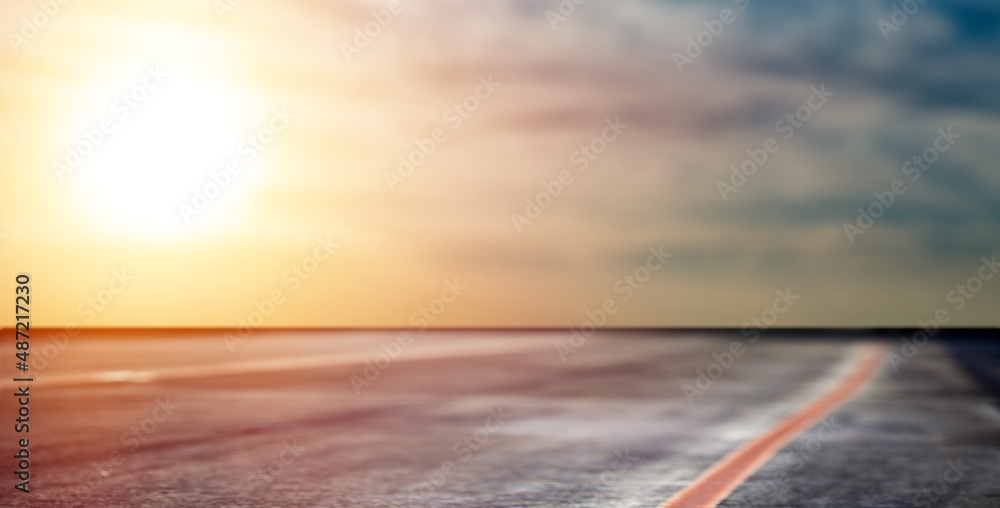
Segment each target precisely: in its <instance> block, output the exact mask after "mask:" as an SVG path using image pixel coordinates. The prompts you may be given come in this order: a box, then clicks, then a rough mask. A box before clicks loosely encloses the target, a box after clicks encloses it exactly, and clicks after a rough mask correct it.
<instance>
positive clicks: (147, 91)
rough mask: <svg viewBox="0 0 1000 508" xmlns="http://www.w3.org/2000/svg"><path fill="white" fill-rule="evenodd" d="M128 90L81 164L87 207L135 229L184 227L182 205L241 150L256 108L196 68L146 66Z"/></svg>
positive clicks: (116, 102) (103, 218)
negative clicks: (185, 71)
mask: <svg viewBox="0 0 1000 508" xmlns="http://www.w3.org/2000/svg"><path fill="white" fill-rule="evenodd" d="M158 79H159V80H160V81H159V82H157V80H158ZM123 93H124V95H119V96H118V97H117V98H116V99H115V100H114V102H113V103H112V105H111V107H110V112H109V113H108V114H107V115H106V117H107V120H109V121H110V122H111V123H110V124H108V123H105V125H111V127H110V128H109V129H108V130H109V133H108V134H107V135H106V139H105V140H103V143H102V144H100V146H98V148H97V149H96V150H95V151H94V155H93V156H92V157H91V158H89V159H88V160H87V161H86V167H84V168H82V170H81V173H82V175H81V176H82V178H81V180H82V181H81V183H84V184H85V185H86V186H87V187H88V189H89V190H88V192H86V193H85V194H86V195H87V196H88V197H89V199H90V200H92V202H91V203H89V204H88V208H90V209H91V210H94V211H95V212H97V213H98V214H99V215H100V216H101V217H100V219H99V220H101V221H102V222H103V223H104V224H105V225H107V226H110V227H113V228H116V229H121V228H123V227H126V228H127V229H128V230H130V232H132V233H135V232H149V233H164V232H168V231H171V230H177V229H179V228H182V227H184V226H185V221H184V220H183V219H182V215H181V213H180V212H179V207H180V204H181V203H190V202H191V200H192V199H193V196H194V190H195V189H196V188H200V187H201V186H202V185H203V184H204V182H206V181H208V180H209V179H210V174H211V173H212V172H213V170H216V169H219V168H222V167H224V165H225V162H226V160H227V159H231V158H232V157H233V156H234V155H235V154H236V149H237V143H238V141H237V140H238V139H239V138H240V136H241V135H242V136H245V135H246V131H247V130H248V126H251V125H253V123H252V120H251V119H250V118H249V117H248V113H252V111H253V108H252V107H251V106H250V104H249V101H247V100H246V97H245V96H244V95H242V94H241V93H240V92H239V89H236V88H234V87H231V86H225V85H223V84H221V83H217V82H212V81H210V80H207V79H205V78H203V77H200V76H197V75H193V74H191V75H184V74H169V73H167V75H166V76H165V77H163V76H160V75H158V73H157V72H155V70H154V71H147V75H145V76H144V77H143V78H142V79H140V80H139V81H138V82H136V84H135V85H134V86H133V87H131V88H130V89H129V88H127V89H126V90H124V91H123ZM223 198H224V196H222V197H219V198H218V199H219V200H222V199H223ZM216 205H218V203H216ZM206 211H210V210H206Z"/></svg>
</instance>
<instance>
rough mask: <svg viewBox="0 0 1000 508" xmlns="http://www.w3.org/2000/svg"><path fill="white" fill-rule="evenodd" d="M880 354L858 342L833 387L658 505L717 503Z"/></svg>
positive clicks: (852, 391)
mask: <svg viewBox="0 0 1000 508" xmlns="http://www.w3.org/2000/svg"><path fill="white" fill-rule="evenodd" d="M884 354H885V346H883V345H880V344H865V345H864V346H862V348H861V350H860V351H859V354H858V359H857V361H856V364H855V367H854V370H853V371H852V372H851V373H850V374H849V375H848V376H846V377H845V378H844V380H843V381H841V382H840V383H839V384H838V385H837V387H836V388H834V389H833V390H831V391H830V392H829V393H827V394H825V395H823V396H822V397H820V398H818V399H816V400H814V401H812V402H810V403H809V404H808V405H806V406H805V407H804V408H802V409H801V410H799V411H797V412H795V413H792V414H791V415H789V416H788V417H786V418H785V419H784V420H782V421H781V422H779V423H778V424H777V425H775V426H773V427H771V428H770V429H769V430H768V431H767V432H765V433H763V434H761V435H759V436H757V437H756V438H754V439H753V440H751V441H748V442H746V443H744V444H742V445H741V446H740V447H739V448H736V449H735V450H733V451H732V452H730V453H729V454H728V455H726V456H725V457H723V458H722V459H721V460H719V461H718V462H716V463H715V464H713V465H712V467H710V468H709V469H708V470H706V471H705V472H704V473H702V474H701V476H699V477H698V478H697V479H695V480H694V481H693V482H691V484H690V485H688V486H687V487H685V488H684V489H682V490H681V491H680V492H678V493H677V494H674V496H673V497H671V498H670V499H668V500H667V501H666V502H665V503H663V504H662V505H660V508H681V507H684V508H688V507H691V508H694V507H698V508H701V507H714V506H716V505H718V504H719V503H720V502H722V500H723V499H725V498H726V497H727V496H729V494H730V493H731V492H732V491H733V490H736V487H739V486H740V484H742V483H743V482H744V481H746V479H747V478H748V477H750V475H752V474H753V473H754V472H755V471H757V470H758V469H760V467H761V466H763V465H764V464H765V463H767V461H768V460H770V459H771V457H773V456H774V454H775V453H777V452H778V451H779V450H781V448H783V447H784V446H785V445H786V444H788V443H789V442H790V441H791V440H792V439H795V437H797V436H798V435H799V434H801V433H802V432H804V431H805V430H806V429H808V428H809V427H812V426H813V425H815V424H816V422H818V421H820V420H822V419H823V418H824V417H825V416H826V415H828V414H830V413H832V412H833V411H834V410H835V409H837V408H838V407H839V406H840V405H841V404H843V403H844V402H847V401H848V400H850V399H851V398H853V397H854V396H855V395H856V394H857V393H858V392H859V391H860V390H861V389H862V388H863V387H864V386H865V384H867V383H868V381H869V380H871V378H872V377H873V376H874V375H875V373H876V372H878V368H879V366H880V365H881V361H882V356H883V355H884Z"/></svg>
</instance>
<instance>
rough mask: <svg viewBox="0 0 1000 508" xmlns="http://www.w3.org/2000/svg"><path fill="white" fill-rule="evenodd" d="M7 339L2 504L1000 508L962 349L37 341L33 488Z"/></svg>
mask: <svg viewBox="0 0 1000 508" xmlns="http://www.w3.org/2000/svg"><path fill="white" fill-rule="evenodd" d="M2 333H3V338H4V340H3V342H2V344H3V346H2V347H3V350H2V351H0V353H2V357H0V358H2V360H0V362H2V363H0V374H2V377H0V381H2V382H3V383H4V384H3V388H4V390H3V392H4V394H3V397H2V398H0V404H2V409H0V418H2V420H0V421H2V425H0V451H2V455H0V457H3V458H2V459H0V468H2V472H3V474H2V475H0V478H2V479H3V480H2V482H3V484H0V489H2V490H0V505H2V506H11V507H28V506H31V507H35V506H38V507H49V506H51V507H63V506H66V507H68V506H88V507H95V506H100V507H133V506H142V507H161V506H162V507H174V506H177V507H189V506H190V507H228V506H233V507H238V506H245V507H258V506H260V507H264V506H268V507H270V506H282V507H306V506H310V507H311V506H329V507H333V506H337V507H340V506H343V507H397V506H398V507H404V506H405V507H413V506H447V507H451V506H454V507H494V506H496V507H500V506H505V507H513V506H521V507H529V506H530V507H536V506H579V507H591V506H592V507H618V506H621V507H657V506H660V505H662V504H663V503H665V502H667V501H668V500H670V499H683V497H679V496H680V495H681V494H682V493H684V492H686V489H687V490H690V489H693V488H694V486H697V485H700V486H701V488H704V489H708V490H709V491H711V490H712V489H715V490H717V491H718V492H717V493H722V495H724V497H723V498H722V501H721V506H844V507H856V506H878V507H891V506H962V507H980V506H981V507H995V506H1000V482H998V481H997V478H998V477H1000V410H998V408H1000V405H998V399H997V396H996V394H995V393H996V392H991V391H989V390H987V389H986V388H984V387H983V385H981V384H979V383H978V381H977V379H981V377H975V376H973V375H970V374H969V371H970V369H969V368H968V367H967V364H966V363H963V362H959V361H957V360H956V359H955V357H954V356H953V355H952V354H951V353H950V352H949V351H948V350H947V349H946V348H944V347H942V345H941V344H937V343H930V344H928V345H926V346H923V347H920V348H917V349H916V350H915V352H914V351H912V350H907V351H905V352H904V351H902V350H901V349H900V347H901V344H900V342H899V341H898V339H897V340H880V341H875V343H876V345H875V346H873V345H871V343H862V342H861V341H858V340H846V339H845V338H842V337H825V338H822V339H818V338H815V337H801V338H796V337H785V338H781V339H776V338H774V337H768V336H766V335H765V336H764V337H763V338H761V339H760V340H759V341H757V342H756V343H750V341H749V340H748V338H747V337H743V336H741V335H739V334H735V335H729V336H727V335H721V334H702V335H696V334H678V333H671V334H667V333H658V332H620V331H605V332H599V333H598V334H597V335H595V336H593V337H591V338H589V339H588V340H587V341H586V342H585V343H583V344H579V343H577V344H576V345H573V344H572V343H570V342H569V340H568V339H569V335H568V334H567V333H566V332H466V331H454V332H426V333H422V334H413V335H411V336H410V337H408V338H403V339H402V340H400V339H399V338H398V337H397V332H337V333H331V332H317V331H311V332H267V333H264V332H257V333H256V334H254V335H253V336H252V337H249V338H247V339H245V340H244V341H243V342H235V341H229V342H227V341H226V340H225V339H224V338H223V336H222V333H221V332H186V333H183V334H178V333H163V332H160V333H140V332H117V333H114V334H107V333H103V332H101V333H94V332H88V334H86V335H84V336H82V337H73V338H71V339H70V340H69V341H68V342H64V343H61V344H62V345H63V347H62V348H60V347H59V344H60V343H52V346H50V347H48V348H46V344H48V343H49V341H50V339H48V338H47V337H46V334H45V333H36V334H35V338H34V339H33V341H34V342H33V354H34V355H35V357H34V359H35V360H36V361H40V360H41V359H43V358H44V357H45V356H48V357H50V358H44V359H45V361H43V362H40V363H35V364H34V366H35V367H36V368H35V370H34V371H32V372H30V374H33V377H34V381H33V382H31V383H30V386H31V388H30V393H31V396H30V419H31V420H30V425H31V427H30V434H28V436H30V440H31V444H30V447H29V451H30V462H31V465H30V472H31V477H30V490H31V492H30V493H29V494H24V493H22V492H19V491H17V490H15V489H14V485H15V484H16V483H17V482H18V480H17V477H16V475H14V474H13V471H14V470H15V469H16V466H17V464H16V459H14V458H13V454H14V453H15V452H16V451H17V448H18V447H17V446H16V445H17V439H18V438H20V437H23V436H24V434H15V432H14V423H15V418H16V417H17V416H16V412H17V407H18V403H17V398H16V397H12V396H11V395H12V394H13V393H14V392H15V390H16V385H18V383H12V382H11V378H12V377H13V376H14V375H16V374H15V372H14V370H13V368H12V367H13V363H14V358H13V353H14V350H13V344H12V342H13V338H12V335H11V333H10V330H6V331H4V332H2ZM734 341H739V342H740V345H741V346H742V349H741V351H742V353H741V354H739V355H733V356H731V360H732V361H730V357H728V356H727V354H732V353H727V351H731V349H730V348H731V347H732V343H733V342H734ZM869 342H871V341H869ZM558 344H562V345H561V346H558ZM970 348H971V351H973V353H972V354H971V357H973V358H975V357H977V355H976V354H975V348H976V346H975V344H973V345H972V346H969V347H968V348H966V349H965V350H963V351H965V352H966V353H968V352H969V350H970ZM46 352H47V354H46ZM873 352H876V353H877V354H878V355H879V356H878V360H879V362H878V363H877V364H876V365H877V367H876V368H874V370H872V372H871V373H870V375H869V374H868V373H863V372H861V371H860V370H859V369H860V368H861V367H860V366H861V365H862V360H861V358H862V357H863V356H864V355H865V354H868V355H869V357H870V356H871V355H872V354H874V353H873ZM903 353H907V354H903ZM909 353H914V354H912V355H910V354H909ZM887 354H898V355H900V356H898V357H895V358H893V360H894V361H882V360H883V359H884V358H886V355H887ZM379 355H382V356H379ZM979 356H980V357H982V355H979ZM564 359H565V361H563V360H564ZM901 359H902V360H905V362H902V361H901ZM369 361H371V363H367V362H369ZM852 373H854V374H852ZM702 374H704V375H702ZM852 375H854V378H853V379H854V380H855V381H857V383H856V384H857V386H856V389H854V390H852V391H849V392H848V391H844V394H846V395H845V399H844V401H842V403H838V404H833V405H829V407H826V409H824V411H826V412H824V413H823V414H821V415H820V418H819V419H818V420H816V421H815V422H813V424H810V425H807V426H806V428H805V429H802V430H799V431H794V432H791V431H789V432H786V433H785V439H784V441H780V442H779V445H780V446H777V447H776V448H775V449H774V450H771V451H768V452H762V451H760V450H763V448H754V447H753V446H750V447H749V448H750V449H751V452H753V453H754V454H756V455H751V456H749V459H748V460H745V461H744V462H746V463H748V464H752V465H753V467H752V468H751V469H749V470H746V471H745V473H746V474H744V475H742V476H740V475H736V476H732V477H730V478H729V480H727V481H728V482H729V483H732V486H731V487H732V488H730V489H724V488H723V486H722V485H723V482H722V481H721V480H719V479H717V478H708V479H707V480H706V479H704V477H705V475H706V474H707V473H708V472H710V471H712V470H713V468H718V467H719V466H720V464H721V463H723V462H725V461H726V460H727V457H729V458H732V456H733V454H734V451H738V450H740V449H741V447H742V448H744V449H746V448H747V445H748V444H753V443H757V442H760V440H761V439H762V436H766V435H768V433H769V432H773V431H775V429H778V430H780V429H782V428H785V429H786V430H788V429H789V428H791V427H787V428H786V427H782V426H783V425H785V424H786V423H788V422H789V421H790V419H792V417H793V416H794V415H795V414H797V412H799V411H802V409H803V408H805V407H808V406H809V405H810V404H815V403H816V401H817V400H821V399H823V397H824V396H826V395H827V394H830V393H832V392H834V391H836V390H838V389H843V388H845V387H846V383H847V382H848V381H846V380H849V379H851V376H852ZM699 377H701V378H702V379H701V380H700V382H699ZM713 378H714V379H713ZM20 384H22V385H23V384H25V383H20ZM824 407H825V406H824ZM765 448H766V447H765ZM743 458H744V459H746V458H747V457H743ZM700 479H701V480H700Z"/></svg>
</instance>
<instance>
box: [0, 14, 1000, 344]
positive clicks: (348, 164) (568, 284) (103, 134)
mask: <svg viewBox="0 0 1000 508" xmlns="http://www.w3.org/2000/svg"><path fill="white" fill-rule="evenodd" d="M43 3H44V2H43ZM231 3H232V4H236V5H234V6H233V7H232V8H231V9H230V8H229V7H227V6H229V5H230V3H226V2H225V0H219V1H213V0H174V1H171V2H135V1H126V0H118V1H110V0H93V1H84V0H78V1H72V2H68V3H67V5H61V4H58V3H55V5H57V6H58V12H55V13H54V14H51V15H49V14H46V13H45V11H44V10H43V8H42V7H40V6H39V4H38V3H37V2H34V1H30V2H29V1H24V2H21V1H18V2H4V3H3V4H2V6H0V33H3V34H4V39H5V41H4V45H3V46H2V48H0V112H2V114H0V154H2V156H3V162H2V166H0V167H2V170H0V171H2V173H0V266H2V277H3V278H4V281H5V282H4V283H3V284H2V285H0V287H5V288H9V292H8V293H9V294H10V295H11V296H10V298H11V300H13V296H12V295H13V293H14V292H13V286H14V276H15V274H17V273H21V272H25V273H29V274H31V277H32V295H33V297H32V314H33V323H34V324H35V325H36V326H52V327H61V326H64V325H66V324H67V323H75V324H78V325H81V326H91V327H98V326H140V327H144V326H150V327H153V326H183V327H193V326H223V327H229V326H237V325H238V324H239V323H240V322H241V320H247V319H249V316H250V315H251V314H252V313H254V312H255V309H258V308H269V307H268V305H269V304H267V303H264V302H265V300H271V299H272V296H273V295H274V294H276V293H275V292H276V291H278V292H280V294H281V298H278V299H277V300H278V301H276V302H272V303H274V305H273V311H268V313H267V315H266V316H265V319H264V321H263V324H262V326H412V325H418V324H420V321H419V320H420V319H426V317H420V316H421V315H422V314H420V309H421V307H428V306H429V305H432V303H433V302H434V300H435V298H441V301H443V302H444V305H443V306H442V304H441V303H440V302H439V303H436V304H434V305H436V306H437V308H436V310H434V311H432V312H431V313H430V315H431V316H432V317H433V321H432V322H431V321H430V320H428V322H429V324H432V325H434V326H578V325H579V324H580V323H581V322H582V321H584V320H586V319H588V312H593V311H595V310H597V309H600V308H601V307H602V305H603V304H604V303H605V301H606V300H609V299H610V300H612V301H613V302H614V304H615V306H616V309H617V310H616V311H615V312H614V313H613V314H612V315H611V316H610V317H609V320H608V323H607V324H609V325H613V326H736V327H739V326H742V325H743V324H744V323H746V322H748V321H749V320H750V319H751V318H753V317H755V316H760V315H761V313H762V312H763V311H765V310H766V309H769V308H771V307H772V305H773V302H774V301H775V299H776V298H779V297H778V296H776V292H787V291H790V292H791V293H793V294H795V295H796V296H797V297H798V299H796V300H795V301H794V303H793V304H791V305H790V306H789V307H788V310H787V311H786V312H784V313H782V314H781V315H780V317H779V318H778V321H777V322H776V324H775V326H869V325H883V326H916V325H917V322H918V320H926V319H928V318H930V317H932V316H933V315H934V313H935V311H936V310H938V309H941V308H945V309H947V310H948V312H949V313H950V315H951V317H952V318H953V320H952V321H951V323H949V324H950V325H978V326H987V325H991V326H995V325H1000V313H998V312H997V307H998V303H1000V278H997V279H995V280H981V281H980V282H981V290H980V291H979V292H976V293H969V294H970V295H972V296H973V297H972V298H965V297H962V299H963V300H964V303H963V305H961V306H959V305H958V304H957V303H956V302H957V300H956V298H957V297H956V296H955V293H952V291H953V290H956V285H959V284H966V283H967V281H968V279H969V278H970V277H976V276H977V273H979V274H984V273H990V272H989V269H987V270H986V271H983V270H981V266H983V264H984V258H985V259H986V260H990V259H994V258H995V257H997V256H998V255H1000V234H998V233H1000V172H998V171H997V167H998V164H997V161H998V160H1000V121H998V119H1000V117H998V115H1000V98H998V97H1000V96H998V95H997V90H998V89H1000V65H998V60H1000V30H998V28H1000V6H998V5H997V4H996V3H994V2H987V1H973V0H961V1H959V0H956V1H952V2H937V3H935V2H928V3H927V4H925V5H923V6H921V7H920V8H919V10H918V11H917V12H915V13H914V14H912V15H910V16H909V17H908V19H906V20H905V22H903V23H901V24H898V25H896V24H892V25H891V26H892V27H893V28H894V29H887V28H886V25H885V23H890V24H891V23H894V21H893V18H892V10H891V5H892V2H869V1H864V0H854V1H841V2H830V1H818V0H817V1H803V2H796V3H794V5H795V6H794V7H792V6H791V5H789V3H787V2H778V1H763V0H750V1H745V0H734V1H730V0H722V1H714V2H687V1H668V2H665V1H658V2H654V1H649V0H627V1H618V2H610V1H597V0H590V1H588V2H584V3H583V4H581V5H580V6H577V7H576V9H575V11H573V12H568V11H564V12H563V13H561V14H560V13H559V5H560V3H559V2H558V1H556V0H546V1H537V2H534V1H494V0H488V1H477V2H473V1H457V0H434V1H423V2H418V1H402V2H399V3H398V4H397V3H396V2H383V1H376V0H370V1H361V0H357V1H302V0H296V1H286V2H278V1H268V0H245V1H243V2H237V1H236V0H233V1H232V2H231ZM564 3H566V4H572V2H564ZM389 9H392V10H393V11H395V12H390V11H389ZM724 10H726V11H724ZM380 11H382V12H381V14H380V13H379V12H380ZM547 11H551V12H547ZM724 12H728V13H729V14H723V13H724ZM40 13H41V14H40ZM33 19H35V20H44V21H45V22H44V26H36V22H35V21H32V20H33ZM379 20H381V23H380V22H379ZM725 20H728V22H723V21H725ZM880 20H883V23H880ZM897 21H898V19H897ZM382 25H384V26H382ZM719 27H722V28H721V30H718V28H719ZM710 29H716V31H717V32H719V33H718V35H711V34H710V33H709V32H707V30H710ZM365 30H368V32H369V35H365V34H364V32H365ZM699 32H704V33H707V34H709V35H711V37H708V36H701V38H700V40H701V41H710V42H709V43H708V44H700V43H699V39H698V38H699ZM359 34H360V35H359ZM371 34H374V35H371ZM689 37H690V38H691V39H688V38H689ZM692 44H694V45H696V46H698V47H693V46H692ZM692 55H695V56H692ZM817 91H823V92H825V93H826V95H824V96H823V97H822V98H820V97H818V96H815V94H816V92H817ZM803 108H805V109H803ZM797 112H798V114H799V115H802V114H806V115H808V120H806V121H799V120H801V117H800V118H799V120H795V117H794V115H796V114H797ZM789 114H790V115H792V121H790V120H788V119H787V118H786V115H789ZM782 119H785V121H784V123H782V122H780V121H781V120H782ZM796 123H798V125H799V126H798V127H796V126H795V124H796ZM790 126H791V127H790ZM949 129H950V130H949ZM942 132H944V133H953V134H957V136H954V135H951V137H948V136H945V137H944V139H939V138H940V137H941V136H942ZM788 134H791V135H790V136H789V137H787V138H786V135H788ZM768 138H773V140H774V143H773V144H770V145H769V144H768V143H767V141H766V140H767V139H768ZM581 146H584V147H585V148H584V149H583V150H581ZM587 146H589V147H591V148H586V147H587ZM768 146H770V147H771V150H770V151H768V150H767V149H765V147H768ZM935 146H937V148H934V151H933V153H932V152H929V150H930V149H932V148H933V147H935ZM91 147H92V150H91ZM748 150H749V151H750V152H748ZM84 152H87V153H84ZM428 152H429V155H427V153H428ZM597 152H599V153H597ZM762 153H767V160H766V162H763V163H761V164H757V163H754V164H756V165H759V166H760V167H759V168H757V170H756V171H755V172H754V174H752V175H750V176H748V177H746V178H745V180H743V179H742V178H735V179H734V177H733V171H734V170H733V169H732V168H731V166H733V165H736V166H740V165H743V164H744V161H745V160H746V159H748V158H751V157H752V156H754V155H751V154H756V156H758V157H760V156H761V155H760V154H762ZM588 154H589V156H588ZM921 154H931V155H935V157H934V159H935V160H934V162H933V163H930V164H927V165H926V168H927V169H920V170H917V169H914V168H915V167H918V166H916V165H914V164H913V163H912V162H911V164H910V165H906V166H904V164H906V163H907V162H908V161H911V159H912V158H913V157H914V156H918V157H920V156H921ZM400 158H403V159H409V165H404V166H403V167H402V168H401V162H400ZM227 167H228V168H230V172H227ZM914 176H916V178H914ZM560 180H562V182H561V183H560ZM895 180H900V181H901V185H902V187H900V184H896V188H897V190H898V189H904V190H905V192H903V193H897V194H892V191H891V190H890V189H891V188H892V187H893V182H894V181H895ZM552 182H556V183H552ZM727 186H728V187H727ZM730 187H732V188H730ZM213 189H214V190H217V191H218V192H214V191H213ZM726 189H729V190H726ZM876 192H877V193H879V194H880V195H882V196H885V195H886V193H887V192H888V193H889V194H891V195H892V196H893V201H892V204H891V205H889V206H888V207H887V210H886V211H885V213H884V214H883V215H882V216H881V217H879V218H877V219H875V220H874V221H873V224H872V225H871V226H870V228H869V229H867V230H863V229H862V231H863V233H859V234H854V235H850V234H849V233H848V232H847V231H845V223H846V224H848V225H853V226H854V227H858V220H859V218H858V215H859V213H858V210H857V209H858V207H863V208H866V209H867V208H870V206H871V205H872V203H873V202H875V203H878V200H877V197H876V195H875V194H874V193H876ZM539 194H542V195H543V197H542V198H541V200H540V202H539V198H538V196H539ZM526 200H528V202H531V203H532V204H534V205H539V209H538V210H537V212H538V213H537V214H535V213H534V212H535V211H536V210H532V209H530V208H531V207H530V206H529V203H528V202H526ZM876 208H877V207H876ZM515 214H517V216H515ZM862 222H864V221H862ZM846 229H847V230H851V228H846ZM650 249H653V251H656V252H660V253H664V252H665V253H669V256H664V259H666V260H665V261H664V262H662V263H661V262H660V261H659V260H657V258H655V256H654V258H652V259H653V261H654V262H653V263H652V265H648V264H647V263H649V262H650V259H651V258H650V256H651V255H652V254H651V253H650V252H651V251H650ZM667 258H668V259H667ZM646 267H648V268H646ZM654 267H655V269H652V270H650V268H654ZM646 270H649V271H648V272H646ZM646 274H648V275H649V278H648V280H646V282H644V283H641V284H640V283H638V282H636V281H634V280H632V281H631V282H628V281H625V279H624V277H626V276H640V277H643V276H645V275H646ZM456 288H457V289H456ZM626 288H627V289H626ZM949 294H950V295H951V297H949ZM626 297H627V298H626ZM448 300H450V301H448ZM425 314H426V313H425ZM414 316H417V317H416V318H415V317H414ZM0 322H2V323H6V324H8V325H9V324H10V323H12V322H13V315H12V314H11V313H5V314H3V315H2V316H0Z"/></svg>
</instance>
